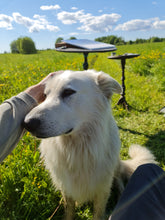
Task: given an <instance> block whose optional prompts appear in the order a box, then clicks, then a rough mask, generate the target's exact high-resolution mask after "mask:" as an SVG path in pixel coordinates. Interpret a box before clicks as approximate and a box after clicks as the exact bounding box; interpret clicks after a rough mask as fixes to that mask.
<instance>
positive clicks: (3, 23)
mask: <svg viewBox="0 0 165 220" xmlns="http://www.w3.org/2000/svg"><path fill="white" fill-rule="evenodd" d="M12 22H13V18H12V17H11V16H8V15H5V14H0V28H5V29H7V30H11V29H13V26H12Z"/></svg>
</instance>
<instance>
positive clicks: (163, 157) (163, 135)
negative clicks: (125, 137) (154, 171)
mask: <svg viewBox="0 0 165 220" xmlns="http://www.w3.org/2000/svg"><path fill="white" fill-rule="evenodd" d="M145 146H146V147H148V148H149V149H151V151H152V152H153V154H154V155H155V157H156V160H157V161H158V162H159V164H160V166H161V164H164V163H165V131H159V132H158V133H156V134H154V135H150V136H149V139H148V141H147V142H146V143H145Z"/></svg>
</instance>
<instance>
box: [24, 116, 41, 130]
mask: <svg viewBox="0 0 165 220" xmlns="http://www.w3.org/2000/svg"><path fill="white" fill-rule="evenodd" d="M40 123H41V121H40V120H39V119H37V118H30V119H25V120H24V122H23V127H24V128H25V129H26V130H28V131H30V132H31V133H35V131H36V130H37V129H38V128H39V126H40Z"/></svg>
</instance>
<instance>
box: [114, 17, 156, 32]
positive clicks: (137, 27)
mask: <svg viewBox="0 0 165 220" xmlns="http://www.w3.org/2000/svg"><path fill="white" fill-rule="evenodd" d="M152 27H153V23H152V19H148V20H141V19H135V20H130V21H127V22H125V23H123V24H119V25H118V26H117V27H116V28H115V30H122V31H142V30H149V29H151V28H152Z"/></svg>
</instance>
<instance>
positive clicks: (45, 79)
mask: <svg viewBox="0 0 165 220" xmlns="http://www.w3.org/2000/svg"><path fill="white" fill-rule="evenodd" d="M62 72H64V71H63V70H60V71H57V72H52V73H49V74H48V75H47V76H46V77H45V78H44V79H43V80H42V81H41V82H39V84H42V85H44V84H45V83H46V82H47V81H48V80H49V79H51V78H53V77H54V76H55V75H57V74H60V73H62Z"/></svg>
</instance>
